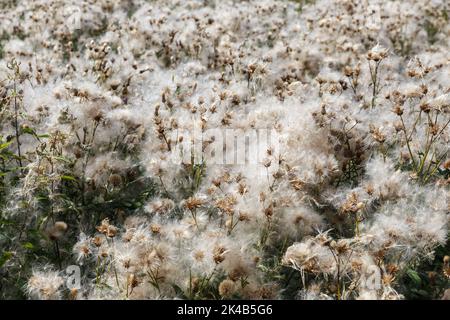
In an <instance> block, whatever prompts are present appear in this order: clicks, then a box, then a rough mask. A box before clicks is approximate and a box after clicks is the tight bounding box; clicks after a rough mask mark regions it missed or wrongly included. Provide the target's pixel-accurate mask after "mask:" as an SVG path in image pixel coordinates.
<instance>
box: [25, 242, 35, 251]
mask: <svg viewBox="0 0 450 320" xmlns="http://www.w3.org/2000/svg"><path fill="white" fill-rule="evenodd" d="M22 246H23V247H24V248H25V249H29V250H33V249H34V245H33V244H32V243H31V242H25V243H24V244H23V245H22Z"/></svg>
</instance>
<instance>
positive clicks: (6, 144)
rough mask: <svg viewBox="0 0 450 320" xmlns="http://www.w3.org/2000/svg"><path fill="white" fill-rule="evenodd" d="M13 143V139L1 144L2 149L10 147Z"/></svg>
mask: <svg viewBox="0 0 450 320" xmlns="http://www.w3.org/2000/svg"><path fill="white" fill-rule="evenodd" d="M11 143H12V141H9V142H5V143H2V144H0V150H3V149H6V148H8V147H9V145H10V144H11Z"/></svg>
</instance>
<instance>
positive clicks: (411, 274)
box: [406, 269, 422, 285]
mask: <svg viewBox="0 0 450 320" xmlns="http://www.w3.org/2000/svg"><path fill="white" fill-rule="evenodd" d="M406 274H407V275H408V276H409V278H410V279H411V280H412V281H413V282H414V283H415V284H416V285H420V284H421V283H422V279H421V278H420V276H419V274H418V273H417V272H416V271H414V270H412V269H409V270H408V271H406Z"/></svg>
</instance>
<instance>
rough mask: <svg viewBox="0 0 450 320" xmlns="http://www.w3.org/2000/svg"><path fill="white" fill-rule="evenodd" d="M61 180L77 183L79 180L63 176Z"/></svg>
mask: <svg viewBox="0 0 450 320" xmlns="http://www.w3.org/2000/svg"><path fill="white" fill-rule="evenodd" d="M61 180H69V181H77V179H76V178H75V177H72V176H61Z"/></svg>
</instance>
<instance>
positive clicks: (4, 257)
mask: <svg viewBox="0 0 450 320" xmlns="http://www.w3.org/2000/svg"><path fill="white" fill-rule="evenodd" d="M12 256H13V253H12V252H10V251H5V252H3V255H2V256H1V258H0V268H1V267H3V265H4V264H5V263H6V262H7V261H8V260H9V259H11V258H12Z"/></svg>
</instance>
